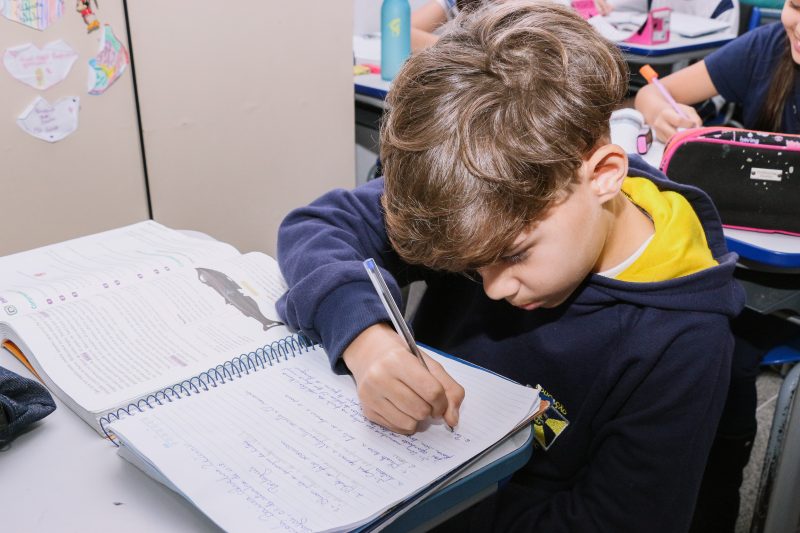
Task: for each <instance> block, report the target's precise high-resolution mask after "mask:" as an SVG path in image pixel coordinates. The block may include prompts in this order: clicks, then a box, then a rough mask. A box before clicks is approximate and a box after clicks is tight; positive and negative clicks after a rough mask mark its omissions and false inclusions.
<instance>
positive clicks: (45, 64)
mask: <svg viewBox="0 0 800 533" xmlns="http://www.w3.org/2000/svg"><path fill="white" fill-rule="evenodd" d="M76 59H78V53H77V52H76V51H75V50H73V49H72V48H71V47H70V46H69V45H68V44H67V43H65V42H64V41H63V40H58V41H53V42H52V43H47V44H46V45H44V47H43V48H42V49H41V50H40V49H39V48H37V46H36V45H35V44H33V43H28V44H22V45H20V46H15V47H13V48H9V49H8V50H6V53H5V54H3V64H4V65H5V66H6V70H8V72H9V74H11V75H12V76H13V77H14V78H16V79H18V80H19V81H21V82H22V83H25V84H27V85H30V86H31V87H33V88H34V89H47V88H48V87H52V86H53V85H55V84H56V83H58V82H60V81H62V80H63V79H64V78H66V77H67V74H69V71H70V69H71V68H72V64H73V63H75V60H76Z"/></svg>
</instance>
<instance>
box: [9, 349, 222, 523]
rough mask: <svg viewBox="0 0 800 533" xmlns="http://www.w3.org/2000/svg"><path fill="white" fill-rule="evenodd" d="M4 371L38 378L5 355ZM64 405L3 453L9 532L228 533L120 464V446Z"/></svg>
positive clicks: (174, 494) (180, 498) (58, 407)
mask: <svg viewBox="0 0 800 533" xmlns="http://www.w3.org/2000/svg"><path fill="white" fill-rule="evenodd" d="M0 365H2V366H4V367H6V368H8V369H9V370H11V371H12V372H16V373H18V374H20V375H22V376H26V377H29V376H30V375H31V374H30V373H29V372H28V370H27V369H26V368H25V367H24V366H22V364H21V363H20V362H19V361H17V360H16V359H14V357H12V356H11V354H9V353H8V352H6V351H5V350H2V349H0ZM56 405H57V408H56V410H55V412H53V413H51V414H50V415H49V416H48V417H47V418H45V419H44V420H42V421H40V422H39V423H38V424H37V425H36V427H35V428H34V429H32V430H31V431H29V432H27V433H25V434H24V435H21V436H20V437H18V438H17V439H15V440H14V441H12V442H11V444H10V445H9V446H8V447H7V448H6V449H4V451H2V452H0V472H2V475H1V476H0V479H1V480H2V481H0V502H2V509H3V513H2V518H0V524H1V525H0V529H2V531H7V532H8V533H12V532H13V533H27V532H31V533H33V532H51V531H52V532H59V533H71V532H75V533H84V532H89V531H91V532H94V531H106V530H109V531H115V532H119V533H128V532H130V533H141V532H148V533H160V532H164V533H181V532H186V533H190V532H198V533H202V532H209V533H210V532H214V533H219V532H220V531H221V530H220V529H219V528H218V527H217V526H216V525H215V524H214V523H213V522H211V521H210V520H208V519H207V518H206V517H205V516H204V515H203V514H202V513H200V512H199V511H198V510H197V509H195V508H194V507H193V506H191V505H190V504H189V503H188V502H187V501H186V500H184V499H183V498H182V497H181V496H179V495H178V494H176V493H174V492H173V491H171V490H169V489H167V488H166V487H164V486H162V485H161V484H159V483H156V482H155V481H153V480H152V479H150V478H149V477H148V476H146V475H145V474H144V473H143V472H141V471H140V470H139V469H138V468H136V467H135V466H133V465H131V464H130V463H128V462H127V461H124V460H122V459H121V458H119V457H118V456H117V452H116V447H115V446H114V445H113V444H111V443H110V442H109V441H107V440H105V439H103V438H101V437H100V436H99V435H98V434H97V433H95V432H94V430H92V428H90V427H89V426H88V425H87V424H86V423H85V422H84V421H83V420H81V419H80V418H79V417H78V415H76V414H74V413H73V412H72V411H70V410H69V408H68V407H67V406H66V405H64V404H63V403H61V402H60V401H59V400H58V399H56Z"/></svg>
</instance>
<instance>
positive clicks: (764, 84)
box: [636, 0, 800, 533]
mask: <svg viewBox="0 0 800 533" xmlns="http://www.w3.org/2000/svg"><path fill="white" fill-rule="evenodd" d="M798 38H800V1H798V0H788V1H787V2H786V3H785V4H784V7H783V10H782V12H781V22H779V23H775V24H770V25H766V26H762V27H760V28H757V29H755V30H752V31H750V32H748V33H745V34H744V35H742V36H740V37H739V38H737V39H736V40H735V41H733V42H731V43H729V44H728V45H726V46H724V47H722V48H720V49H719V50H717V51H715V52H713V53H712V54H710V55H709V56H708V57H706V58H705V60H704V61H701V62H699V63H695V64H694V65H691V66H690V67H688V68H685V69H683V70H681V71H679V72H676V73H674V74H672V75H670V76H667V77H665V78H663V79H662V80H661V81H662V83H663V84H664V85H665V86H666V87H667V89H668V90H669V91H670V92H671V93H672V96H673V97H674V98H675V100H677V101H678V102H679V105H680V106H681V109H683V111H684V112H685V113H686V114H687V115H688V117H689V118H688V119H682V118H681V117H680V116H678V114H677V113H675V111H674V110H673V109H672V108H671V107H670V106H669V105H668V104H667V103H666V101H664V99H663V97H662V96H661V95H660V94H659V93H658V91H657V90H656V88H655V87H652V86H648V87H645V88H643V89H641V90H640V91H639V94H638V95H637V97H636V108H637V109H638V110H639V111H641V112H642V114H643V115H644V116H645V119H646V120H647V122H648V123H650V124H651V125H652V126H653V128H654V129H655V130H656V134H657V136H658V138H659V139H661V140H662V141H666V140H668V139H669V138H670V137H671V136H672V135H674V134H675V132H676V130H677V128H681V127H684V128H687V127H696V126H699V125H700V124H701V120H700V118H699V117H698V116H697V113H696V112H695V110H694V108H692V107H690V104H694V103H698V102H702V101H704V100H706V99H708V98H710V97H712V96H714V95H717V94H720V95H722V96H723V97H724V98H725V99H726V100H727V101H730V102H735V103H736V104H737V105H738V106H740V107H741V112H742V123H743V125H744V127H745V128H748V129H756V130H762V131H774V132H783V133H800V119H798V111H797V109H798V106H799V105H800V94H798V92H797V83H796V79H797V73H798V64H800V44H798V43H799V41H798ZM698 171H700V172H701V171H702V169H698ZM733 331H734V333H735V335H736V348H735V351H734V357H733V366H732V375H731V388H730V393H729V395H728V399H727V401H726V405H725V409H724V411H723V415H722V420H721V422H720V426H719V430H718V433H717V437H716V439H715V442H714V446H713V448H712V452H711V456H710V458H709V464H708V467H707V471H706V475H705V477H704V480H703V485H702V487H701V495H700V499H699V500H698V512H697V513H696V515H695V519H694V524H693V529H692V531H694V532H698V533H701V532H704V531H719V532H732V531H734V528H735V524H736V518H737V515H738V511H739V488H740V485H741V482H742V470H743V469H744V467H745V466H746V465H747V462H748V460H749V457H750V450H751V448H752V443H753V439H754V438H755V434H756V429H757V426H756V419H755V410H756V403H757V399H756V388H755V381H756V377H757V375H758V367H759V363H760V361H761V359H762V357H763V355H764V353H765V352H766V350H767V349H768V348H770V347H771V346H775V345H777V344H780V343H781V342H783V341H787V340H788V339H791V338H793V337H794V338H796V337H797V336H798V333H800V332H798V330H797V328H796V327H795V326H793V325H791V324H788V323H786V322H785V321H782V320H779V319H777V318H775V317H768V316H767V317H765V316H760V315H758V314H757V313H755V312H752V311H745V313H743V314H742V315H741V316H740V317H739V318H737V319H736V320H735V321H734V322H733Z"/></svg>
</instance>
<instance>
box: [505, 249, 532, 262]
mask: <svg viewBox="0 0 800 533" xmlns="http://www.w3.org/2000/svg"><path fill="white" fill-rule="evenodd" d="M527 257H528V251H527V250H523V251H521V252H518V253H515V254H513V255H509V256H506V257H503V261H504V262H506V263H508V264H510V265H515V264H517V263H522V262H523V261H525V258H527Z"/></svg>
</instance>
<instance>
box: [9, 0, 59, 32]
mask: <svg viewBox="0 0 800 533" xmlns="http://www.w3.org/2000/svg"><path fill="white" fill-rule="evenodd" d="M0 12H2V14H3V16H4V17H6V18H7V19H9V20H13V21H14V22H19V23H20V24H25V25H26V26H30V27H31V28H34V29H37V30H40V31H41V30H44V29H46V28H47V27H48V26H50V25H51V24H53V23H54V22H56V21H57V20H58V19H60V18H61V15H62V14H63V13H64V0H5V3H3V1H2V0H0Z"/></svg>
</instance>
